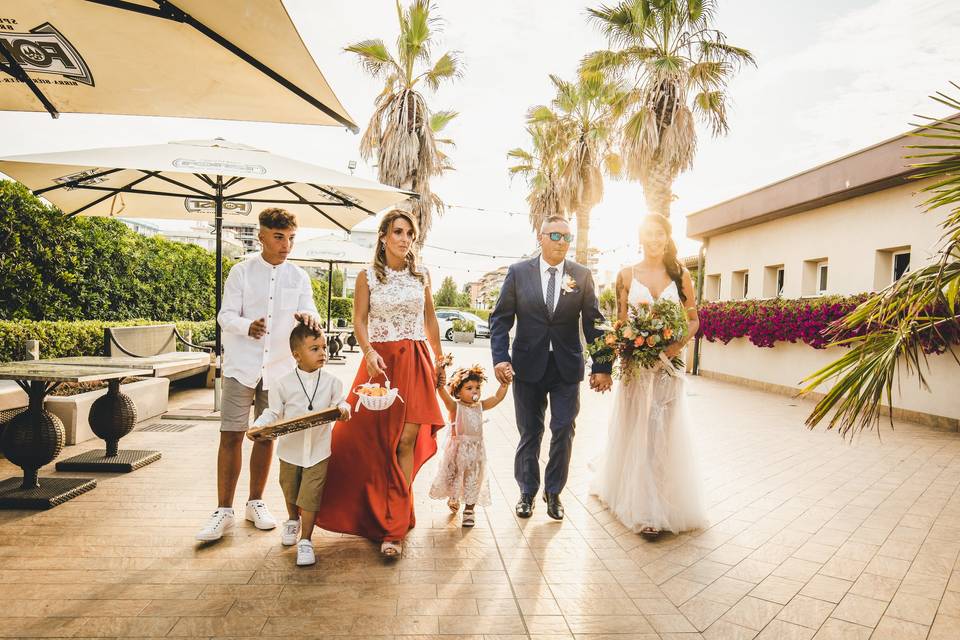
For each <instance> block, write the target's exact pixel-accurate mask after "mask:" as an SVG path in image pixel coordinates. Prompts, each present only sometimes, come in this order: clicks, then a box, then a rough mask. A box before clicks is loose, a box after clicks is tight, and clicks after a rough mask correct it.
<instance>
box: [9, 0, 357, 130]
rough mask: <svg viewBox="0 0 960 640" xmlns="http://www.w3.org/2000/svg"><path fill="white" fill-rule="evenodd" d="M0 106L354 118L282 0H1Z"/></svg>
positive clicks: (326, 121)
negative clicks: (333, 87) (327, 79)
mask: <svg viewBox="0 0 960 640" xmlns="http://www.w3.org/2000/svg"><path fill="white" fill-rule="evenodd" d="M0 79H6V80H7V81H6V82H0V110H5V111H47V112H48V113H50V115H52V116H53V117H57V116H58V115H59V113H61V112H64V113H67V112H69V113H103V114H129V115H152V116H180V117H192V118H218V119H222V120H255V121H265V122H284V123H295V124H317V125H339V126H344V127H347V128H348V129H350V130H352V131H354V132H355V133H356V132H357V126H356V124H354V122H353V120H352V119H351V118H350V116H349V115H348V114H347V112H346V110H345V109H344V108H343V105H341V104H340V101H339V100H338V99H337V97H336V96H335V95H334V93H333V90H332V89H331V88H330V85H329V84H327V81H326V79H324V77H323V74H322V73H321V72H320V69H318V68H317V64H316V62H315V61H314V59H313V57H312V56H311V55H310V52H309V51H308V50H307V48H306V47H305V46H304V44H303V41H302V40H301V39H300V34H299V33H297V29H296V27H294V25H293V22H292V21H291V20H290V16H289V15H288V14H287V11H286V9H285V8H284V6H283V2H282V1H281V0H217V1H216V2H211V1H210V0H169V1H168V0H30V1H29V2H25V1H24V0H0Z"/></svg>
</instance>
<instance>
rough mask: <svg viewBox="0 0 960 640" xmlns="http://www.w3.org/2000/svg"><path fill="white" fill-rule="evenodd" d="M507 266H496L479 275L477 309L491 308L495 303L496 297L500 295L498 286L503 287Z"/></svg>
mask: <svg viewBox="0 0 960 640" xmlns="http://www.w3.org/2000/svg"><path fill="white" fill-rule="evenodd" d="M509 268H510V267H509V266H504V267H498V268H496V269H494V270H493V271H488V272H486V273H485V274H483V276H481V277H480V286H479V290H478V295H477V304H476V305H475V306H476V308H477V309H493V307H494V305H495V304H496V303H497V297H498V296H499V295H500V288H501V287H503V281H504V280H506V279H507V270H508V269H509ZM471 291H472V288H471Z"/></svg>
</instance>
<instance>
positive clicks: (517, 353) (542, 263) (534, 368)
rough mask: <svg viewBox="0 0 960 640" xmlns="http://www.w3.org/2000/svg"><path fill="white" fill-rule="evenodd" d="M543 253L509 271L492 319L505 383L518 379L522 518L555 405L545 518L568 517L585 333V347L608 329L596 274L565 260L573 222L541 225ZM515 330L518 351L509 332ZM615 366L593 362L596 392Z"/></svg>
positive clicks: (497, 367) (498, 369)
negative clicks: (566, 495) (564, 497)
mask: <svg viewBox="0 0 960 640" xmlns="http://www.w3.org/2000/svg"><path fill="white" fill-rule="evenodd" d="M539 241H540V249H541V252H540V255H539V256H537V257H536V258H533V259H532V260H526V261H523V262H518V263H516V264H513V265H511V266H510V269H509V270H508V271H507V277H506V279H505V280H504V282H503V287H502V288H501V289H500V298H499V299H498V300H497V305H496V308H494V310H493V313H491V314H490V348H491V350H492V351H493V364H494V373H495V374H496V377H497V380H499V381H500V382H505V381H512V382H513V401H514V408H515V410H516V416H517V430H518V431H519V432H520V444H519V445H517V452H516V455H515V457H514V465H513V470H514V478H515V479H516V481H517V484H518V485H519V486H520V501H519V502H517V507H516V511H517V516H519V517H521V518H529V517H530V516H531V515H533V508H534V502H535V498H536V495H537V492H538V491H539V490H540V464H539V458H540V442H541V440H542V439H543V433H544V426H545V425H544V412H545V410H546V408H547V403H548V401H549V404H550V457H549V461H548V462H547V468H546V472H545V474H544V482H543V488H544V493H543V499H544V501H545V502H546V503H547V515H548V516H550V517H551V518H553V519H554V520H562V519H563V505H562V504H561V503H560V492H561V491H563V487H564V485H565V484H566V482H567V470H568V467H569V465H570V454H571V453H572V451H573V434H574V429H575V422H576V418H577V413H578V412H579V411H580V382H581V381H582V380H583V376H584V372H585V369H586V367H585V365H584V361H583V346H582V344H581V342H580V330H581V328H582V329H583V334H584V336H586V339H587V342H588V343H589V342H593V340H595V339H596V338H598V337H599V336H600V335H601V334H602V333H603V332H602V331H601V330H600V329H599V328H597V325H598V324H599V323H600V322H601V321H602V320H603V316H602V315H601V314H600V308H599V305H598V304H597V296H596V293H595V291H594V286H593V276H592V275H591V273H590V270H589V269H587V268H586V267H584V266H582V265H579V264H577V263H576V262H573V261H572V260H567V259H566V256H567V251H569V250H570V245H571V243H572V242H573V234H572V233H570V224H569V223H568V222H567V220H566V219H565V218H563V217H561V216H551V217H549V218H547V220H546V221H545V222H544V223H543V225H542V226H541V228H540V236H539ZM514 323H516V325H517V331H516V336H515V337H514V339H513V348H512V350H511V349H510V346H511V345H510V330H511V329H512V328H513V325H514ZM610 370H611V364H610V363H606V364H600V363H596V362H594V363H592V365H591V372H590V388H591V389H594V390H595V391H600V392H603V391H608V390H609V389H610V386H611V384H612V381H611V378H610Z"/></svg>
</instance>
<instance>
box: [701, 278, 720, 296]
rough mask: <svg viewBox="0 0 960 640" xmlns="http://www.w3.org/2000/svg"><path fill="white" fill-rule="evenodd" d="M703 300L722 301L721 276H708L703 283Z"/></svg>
mask: <svg viewBox="0 0 960 640" xmlns="http://www.w3.org/2000/svg"><path fill="white" fill-rule="evenodd" d="M703 299H704V300H707V301H713V300H719V299H720V274H719V273H714V274H712V275H708V276H707V277H706V278H704V281H703Z"/></svg>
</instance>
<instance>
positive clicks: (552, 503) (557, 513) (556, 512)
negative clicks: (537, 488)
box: [543, 491, 563, 520]
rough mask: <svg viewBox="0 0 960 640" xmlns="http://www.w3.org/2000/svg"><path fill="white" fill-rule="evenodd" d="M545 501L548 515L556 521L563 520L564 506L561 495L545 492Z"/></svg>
mask: <svg viewBox="0 0 960 640" xmlns="http://www.w3.org/2000/svg"><path fill="white" fill-rule="evenodd" d="M543 501H544V502H546V503H547V515H548V516H550V517H551V518H553V519H554V520H563V505H562V504H560V494H559V493H547V492H546V491H544V492H543Z"/></svg>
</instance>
